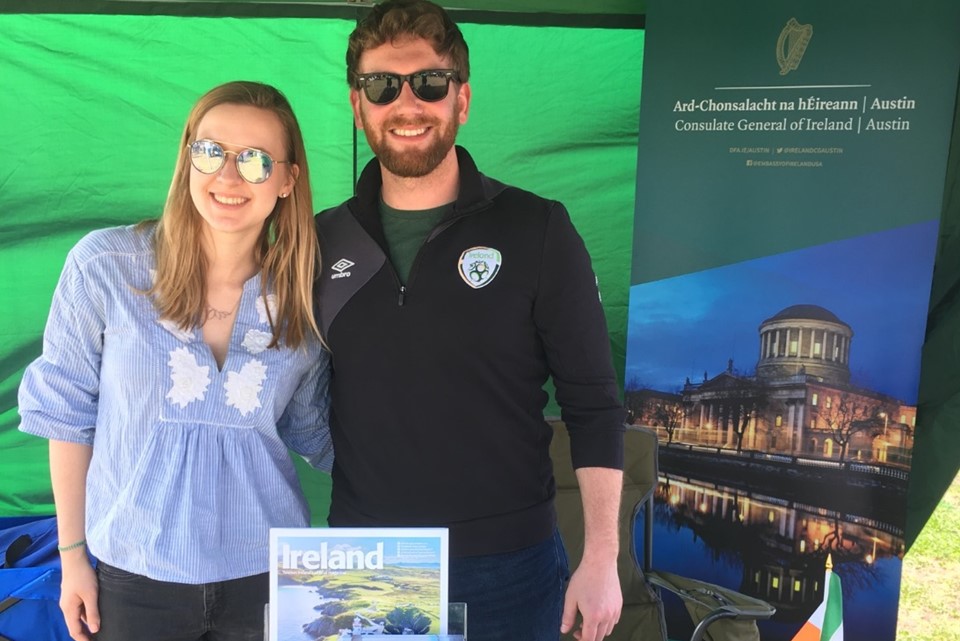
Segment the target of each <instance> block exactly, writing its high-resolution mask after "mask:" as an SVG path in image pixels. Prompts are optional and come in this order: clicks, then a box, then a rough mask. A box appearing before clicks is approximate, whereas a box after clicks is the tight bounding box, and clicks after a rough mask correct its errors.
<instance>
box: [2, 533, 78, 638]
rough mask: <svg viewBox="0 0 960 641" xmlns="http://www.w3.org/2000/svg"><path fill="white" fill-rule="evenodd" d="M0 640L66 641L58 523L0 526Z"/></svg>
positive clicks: (67, 636) (67, 635) (67, 634)
mask: <svg viewBox="0 0 960 641" xmlns="http://www.w3.org/2000/svg"><path fill="white" fill-rule="evenodd" d="M0 564H2V567H0V641H70V635H69V633H68V632H67V625H66V623H64V621H63V614H62V613H61V612H60V606H59V604H58V601H59V600H60V555H59V554H58V553H57V522H56V519H55V518H53V517H51V518H46V519H41V520H39V521H31V522H29V523H24V524H22V525H17V526H14V527H10V528H7V529H4V530H0Z"/></svg>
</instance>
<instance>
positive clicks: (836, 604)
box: [793, 556, 843, 641]
mask: <svg viewBox="0 0 960 641" xmlns="http://www.w3.org/2000/svg"><path fill="white" fill-rule="evenodd" d="M832 568H833V562H832V560H831V558H830V557H829V556H827V570H826V572H825V574H824V577H823V585H824V587H823V603H821V604H820V605H819V606H818V607H817V609H816V611H814V613H813V614H811V615H810V618H809V619H807V622H806V623H804V624H803V627H802V628H800V631H799V632H797V636H795V637H793V641H843V591H842V590H841V589H840V577H838V576H837V575H836V574H834V573H833V571H832Z"/></svg>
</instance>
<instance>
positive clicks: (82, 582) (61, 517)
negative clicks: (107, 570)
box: [50, 440, 100, 641]
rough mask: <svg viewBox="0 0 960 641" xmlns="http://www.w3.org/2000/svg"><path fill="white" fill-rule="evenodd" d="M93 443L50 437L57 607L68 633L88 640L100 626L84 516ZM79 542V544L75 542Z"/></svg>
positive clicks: (82, 639)
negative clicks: (57, 568) (56, 540)
mask: <svg viewBox="0 0 960 641" xmlns="http://www.w3.org/2000/svg"><path fill="white" fill-rule="evenodd" d="M92 454H93V447H91V446H89V445H84V444H81V443H69V442H67V441H56V440H51V441H50V479H51V481H52V483H53V500H54V502H55V503H56V506H57V532H58V536H59V539H60V550H61V551H60V565H61V567H62V570H63V580H62V582H61V584H60V609H61V610H63V617H64V619H65V620H66V623H67V629H68V630H69V631H70V636H71V637H72V638H73V639H76V640H77V641H90V639H91V634H92V633H95V632H97V631H98V630H99V629H100V610H99V609H98V607H97V577H96V574H95V573H94V571H93V567H92V566H91V565H90V560H89V558H88V557H87V546H86V544H85V543H83V544H80V543H81V542H83V541H85V539H86V536H85V534H84V532H85V526H84V518H85V514H86V512H85V507H84V506H85V505H86V495H87V491H86V485H87V469H88V468H89V467H90V457H91V456H92ZM78 544H79V545H78Z"/></svg>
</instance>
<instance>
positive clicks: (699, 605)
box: [549, 419, 776, 641]
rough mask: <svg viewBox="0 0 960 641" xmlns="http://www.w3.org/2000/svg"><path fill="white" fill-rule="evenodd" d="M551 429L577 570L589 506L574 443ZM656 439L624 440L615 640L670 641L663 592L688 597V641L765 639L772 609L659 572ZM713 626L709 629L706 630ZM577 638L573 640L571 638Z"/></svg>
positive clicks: (565, 529) (639, 432)
mask: <svg viewBox="0 0 960 641" xmlns="http://www.w3.org/2000/svg"><path fill="white" fill-rule="evenodd" d="M549 422H550V424H551V425H552V426H553V428H554V430H553V441H552V442H551V445H550V457H551V459H552V460H553V474H554V478H555V479H556V482H557V498H556V505H557V519H558V524H559V528H560V534H561V536H563V540H564V543H565V545H566V547H567V554H568V556H569V557H570V567H571V568H576V567H577V565H578V564H579V563H580V559H581V557H582V556H583V503H582V501H581V498H580V486H579V484H578V483H577V477H576V474H575V473H574V471H573V469H572V466H571V463H570V437H569V435H568V433H567V429H566V426H565V425H564V424H563V422H562V421H559V420H556V419H553V420H549ZM657 446H658V444H657V436H656V434H655V433H653V432H652V431H650V430H646V429H643V428H639V427H634V426H627V427H626V432H625V434H624V471H623V472H624V473H623V499H622V502H621V505H620V556H619V558H618V559H617V570H618V573H619V575H620V587H621V590H622V592H623V611H622V613H621V615H620V623H619V624H617V627H616V628H615V629H614V631H613V634H612V635H611V636H610V637H608V639H610V641H668V639H669V636H668V634H667V626H666V619H665V616H664V608H663V602H662V600H661V591H662V590H667V591H669V592H671V593H673V594H676V595H677V596H678V597H680V599H682V601H683V603H684V605H685V606H686V609H687V612H688V613H689V614H690V616H691V618H692V620H693V623H694V624H695V626H696V627H695V628H694V630H693V633H692V635H691V636H690V641H704V640H706V641H751V640H752V641H759V639H760V633H759V631H758V629H757V623H756V622H757V621H758V620H762V619H768V618H770V617H771V616H773V614H774V613H775V612H776V610H775V608H774V607H773V606H771V605H770V604H769V603H767V602H765V601H762V600H760V599H755V598H753V597H749V596H747V595H745V594H741V593H739V592H737V591H735V590H730V589H727V588H723V587H721V586H718V585H714V584H711V583H706V582H704V581H699V580H696V579H690V578H686V577H681V576H677V575H675V574H670V573H667V572H660V571H657V570H654V569H653V495H654V491H655V490H656V487H657V473H658V467H657ZM641 512H642V513H643V520H642V522H643V536H642V541H643V550H642V559H638V558H637V550H636V548H635V546H634V543H633V542H634V541H635V540H637V539H635V538H634V528H635V527H636V524H637V523H638V520H639V519H638V518H637V517H638V516H640V514H641ZM708 628H709V631H708ZM569 638H572V637H569Z"/></svg>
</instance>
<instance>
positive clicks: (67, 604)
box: [60, 548, 100, 641]
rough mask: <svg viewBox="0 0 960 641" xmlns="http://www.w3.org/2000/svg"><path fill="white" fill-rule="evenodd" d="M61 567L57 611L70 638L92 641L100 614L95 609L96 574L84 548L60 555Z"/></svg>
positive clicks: (96, 608) (77, 640)
mask: <svg viewBox="0 0 960 641" xmlns="http://www.w3.org/2000/svg"><path fill="white" fill-rule="evenodd" d="M60 565H61V568H62V570H63V580H62V581H61V583H60V609H61V610H62V611H63V618H64V620H65V621H66V623H67V630H68V631H69V632H70V638H72V639H74V640H75V641H92V638H93V637H92V636H91V635H92V634H94V633H96V632H97V631H98V630H99V629H100V610H99V608H98V607H97V591H98V586H97V574H96V572H94V570H93V567H92V566H91V565H90V560H89V559H88V558H87V550H86V548H78V549H76V550H70V551H69V552H63V553H61V555H60Z"/></svg>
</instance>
